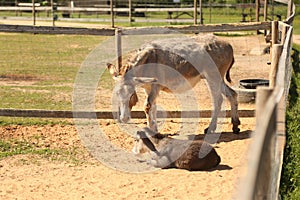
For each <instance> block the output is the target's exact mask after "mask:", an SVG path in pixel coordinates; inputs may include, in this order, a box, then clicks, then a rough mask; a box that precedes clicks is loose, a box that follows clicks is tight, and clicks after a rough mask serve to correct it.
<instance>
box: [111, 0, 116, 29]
mask: <svg viewBox="0 0 300 200" xmlns="http://www.w3.org/2000/svg"><path fill="white" fill-rule="evenodd" d="M110 17H111V27H112V28H114V27H115V20H114V0H110Z"/></svg>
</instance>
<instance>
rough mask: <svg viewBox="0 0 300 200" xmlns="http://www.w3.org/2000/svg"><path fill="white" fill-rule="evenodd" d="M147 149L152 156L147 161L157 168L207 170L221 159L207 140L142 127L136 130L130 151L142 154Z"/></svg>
mask: <svg viewBox="0 0 300 200" xmlns="http://www.w3.org/2000/svg"><path fill="white" fill-rule="evenodd" d="M149 150H150V152H151V153H152V155H153V156H152V158H151V160H149V161H148V163H149V164H150V165H152V166H154V167H158V168H179V169H186V170H190V171H194V170H208V169H211V168H213V167H216V166H217V165H218V164H219V163H220V161H221V158H220V156H219V155H218V154H217V152H216V151H215V149H214V148H213V147H212V146H211V145H210V144H208V143H207V142H204V141H202V140H194V141H191V140H179V139H174V138H171V137H169V136H167V135H163V134H160V133H156V132H154V131H152V130H151V129H149V128H144V130H143V131H138V132H137V135H136V142H135V146H134V148H133V150H132V151H133V152H134V153H135V154H142V153H146V152H149Z"/></svg>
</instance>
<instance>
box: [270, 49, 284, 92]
mask: <svg viewBox="0 0 300 200" xmlns="http://www.w3.org/2000/svg"><path fill="white" fill-rule="evenodd" d="M282 47H283V46H282V45H281V44H274V45H273V46H272V54H271V56H272V57H271V69H270V74H269V81H270V82H269V87H270V88H274V87H275V83H276V76H277V71H278V63H279V59H280V55H281V52H282Z"/></svg>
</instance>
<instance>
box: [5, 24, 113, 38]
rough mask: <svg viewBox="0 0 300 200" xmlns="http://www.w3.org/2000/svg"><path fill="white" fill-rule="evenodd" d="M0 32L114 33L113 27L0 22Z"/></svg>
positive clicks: (104, 34) (111, 34)
mask: <svg viewBox="0 0 300 200" xmlns="http://www.w3.org/2000/svg"><path fill="white" fill-rule="evenodd" d="M0 32H13V33H34V34H67V35H103V36H113V35H115V29H113V28H99V29H98V28H97V29H96V28H72V27H58V26H55V27H53V26H27V25H7V24H0Z"/></svg>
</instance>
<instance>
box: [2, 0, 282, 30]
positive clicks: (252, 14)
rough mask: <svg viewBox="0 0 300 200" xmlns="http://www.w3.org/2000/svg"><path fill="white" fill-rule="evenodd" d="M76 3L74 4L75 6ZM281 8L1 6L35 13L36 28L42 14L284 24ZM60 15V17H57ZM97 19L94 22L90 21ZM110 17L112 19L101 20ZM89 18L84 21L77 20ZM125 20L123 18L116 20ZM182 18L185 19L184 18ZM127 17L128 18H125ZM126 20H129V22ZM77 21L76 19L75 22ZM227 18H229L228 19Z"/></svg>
mask: <svg viewBox="0 0 300 200" xmlns="http://www.w3.org/2000/svg"><path fill="white" fill-rule="evenodd" d="M72 2H73V3H72ZM277 7H280V5H279V4H274V1H269V2H268V1H265V3H264V4H260V3H259V1H258V0H257V3H237V4H225V3H221V4H218V3H209V2H208V3H202V1H201V0H195V1H194V4H193V3H189V4H182V3H181V4H180V3H169V4H159V3H158V2H156V3H139V2H137V1H136V2H134V1H127V0H126V1H112V0H110V1H97V2H94V1H92V2H90V3H84V2H79V1H78V2H76V1H70V2H69V3H68V4H65V5H56V4H52V5H50V4H46V5H41V4H32V3H17V4H16V6H0V11H4V12H6V11H10V12H14V13H16V16H22V13H23V14H24V13H26V12H27V13H28V12H32V18H33V24H34V25H35V22H36V17H37V16H39V14H40V13H41V14H42V13H46V14H43V16H44V19H43V18H42V17H40V18H39V20H45V17H47V20H50V18H52V20H53V25H54V24H55V23H54V21H55V20H58V19H60V17H62V18H63V20H68V21H74V20H80V21H84V20H86V21H93V20H94V21H101V22H108V23H111V26H112V27H114V26H115V21H118V22H128V23H131V22H134V21H136V22H144V23H145V22H155V23H193V24H204V23H205V24H208V23H218V22H214V18H215V17H214V14H215V13H217V14H218V15H224V16H228V18H232V16H233V13H237V14H238V15H239V17H238V18H235V19H234V21H226V22H258V21H270V20H281V17H282V18H284V17H285V16H282V13H278V9H277V13H276V14H275V11H274V10H276V8H277ZM58 13H59V14H60V15H61V16H59V17H58ZM91 15H94V19H93V18H92V17H91ZM105 15H108V16H110V17H107V16H106V17H101V16H105ZM82 16H86V18H85V19H78V18H81V17H82ZM116 16H123V18H121V17H120V18H119V17H118V18H116ZM182 16H183V17H182ZM7 17H9V16H7ZM10 17H12V16H10ZM124 17H125V18H124ZM126 17H127V19H126ZM76 18H77V19H76ZM225 18H226V17H225ZM225 18H223V20H224V19H225Z"/></svg>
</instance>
